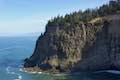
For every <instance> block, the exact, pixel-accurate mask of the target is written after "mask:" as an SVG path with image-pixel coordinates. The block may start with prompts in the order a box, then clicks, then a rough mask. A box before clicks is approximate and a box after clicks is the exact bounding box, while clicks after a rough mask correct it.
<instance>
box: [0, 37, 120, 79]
mask: <svg viewBox="0 0 120 80" xmlns="http://www.w3.org/2000/svg"><path fill="white" fill-rule="evenodd" d="M36 40H37V37H30V36H29V37H0V80H120V72H119V71H114V72H113V73H115V74H113V73H108V72H100V73H99V72H98V73H85V74H84V73H79V74H72V75H52V74H45V73H41V74H38V73H35V74H33V73H27V72H24V71H22V70H21V68H22V64H23V61H24V59H25V58H27V57H29V56H30V55H32V53H33V51H34V48H35V43H36Z"/></svg>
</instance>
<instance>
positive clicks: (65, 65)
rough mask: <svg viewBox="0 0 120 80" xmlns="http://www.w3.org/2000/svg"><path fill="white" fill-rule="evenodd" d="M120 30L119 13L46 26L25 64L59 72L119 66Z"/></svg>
mask: <svg viewBox="0 0 120 80" xmlns="http://www.w3.org/2000/svg"><path fill="white" fill-rule="evenodd" d="M108 18H109V20H108ZM119 30H120V15H112V16H108V17H105V18H100V19H98V20H96V21H94V23H87V24H84V23H80V24H79V25H78V24H76V25H74V26H73V25H69V26H68V27H61V26H57V27H54V26H47V28H46V31H45V33H44V34H43V35H41V36H40V37H39V38H38V40H37V43H36V47H35V51H34V53H33V55H32V56H31V57H30V58H28V59H26V60H25V64H24V67H25V68H28V67H36V66H38V67H40V69H41V70H44V71H46V70H49V71H50V70H52V71H56V72H70V71H71V70H72V71H75V72H76V71H97V70H106V69H120V49H119V48H120V43H119V41H120V32H119ZM48 65H49V66H48ZM43 66H45V67H44V69H43Z"/></svg>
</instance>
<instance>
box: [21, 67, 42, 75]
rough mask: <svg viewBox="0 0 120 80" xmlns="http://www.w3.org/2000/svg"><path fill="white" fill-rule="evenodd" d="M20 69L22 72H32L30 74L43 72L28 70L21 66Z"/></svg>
mask: <svg viewBox="0 0 120 80" xmlns="http://www.w3.org/2000/svg"><path fill="white" fill-rule="evenodd" d="M19 71H21V72H26V73H30V74H42V72H37V71H27V70H25V69H24V68H23V69H22V68H20V69H19Z"/></svg>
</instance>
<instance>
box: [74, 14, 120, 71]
mask: <svg viewBox="0 0 120 80" xmlns="http://www.w3.org/2000/svg"><path fill="white" fill-rule="evenodd" d="M109 17H110V18H111V21H110V22H109V24H108V25H104V27H103V30H102V32H101V33H100V34H99V35H98V36H97V39H96V41H95V43H94V45H92V46H91V47H89V49H88V50H86V51H87V52H86V53H85V54H86V55H85V56H87V57H86V58H84V59H83V60H81V61H80V62H78V63H77V64H76V66H75V67H74V68H73V71H98V70H108V69H114V70H120V43H119V42H120V31H119V30H120V17H119V15H114V16H109ZM88 54H90V55H88Z"/></svg>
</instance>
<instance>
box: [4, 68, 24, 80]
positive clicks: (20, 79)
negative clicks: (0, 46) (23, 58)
mask: <svg viewBox="0 0 120 80" xmlns="http://www.w3.org/2000/svg"><path fill="white" fill-rule="evenodd" d="M10 68H11V67H10V66H8V67H7V68H6V72H7V74H12V75H17V76H18V77H17V78H16V79H14V80H22V76H21V75H20V74H17V73H15V72H13V71H10Z"/></svg>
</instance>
